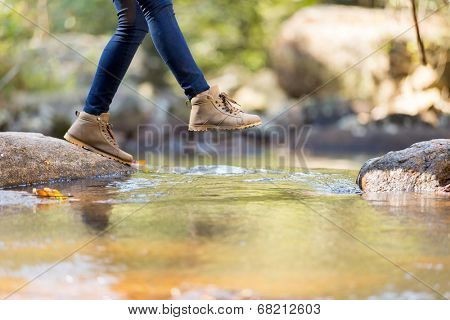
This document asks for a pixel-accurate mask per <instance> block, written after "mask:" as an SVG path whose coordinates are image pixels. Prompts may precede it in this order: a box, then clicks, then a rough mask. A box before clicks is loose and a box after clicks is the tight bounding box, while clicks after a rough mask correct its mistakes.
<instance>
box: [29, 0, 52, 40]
mask: <svg viewBox="0 0 450 320" xmlns="http://www.w3.org/2000/svg"><path fill="white" fill-rule="evenodd" d="M36 12H37V14H36V21H35V23H36V24H37V25H38V26H39V27H36V28H35V29H34V33H33V40H34V41H41V40H43V39H45V38H46V37H47V36H48V34H47V32H45V31H44V30H46V31H50V29H49V28H50V21H49V14H48V0H38V1H37V3H36Z"/></svg>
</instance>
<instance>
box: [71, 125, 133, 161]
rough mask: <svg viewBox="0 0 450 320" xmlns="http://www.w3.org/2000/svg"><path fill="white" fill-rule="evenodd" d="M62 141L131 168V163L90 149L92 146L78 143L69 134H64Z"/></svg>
mask: <svg viewBox="0 0 450 320" xmlns="http://www.w3.org/2000/svg"><path fill="white" fill-rule="evenodd" d="M64 139H66V140H67V141H69V142H70V143H72V144H74V145H76V146H78V147H81V148H83V149H86V150H89V151H92V152H94V153H96V154H98V155H101V156H102V157H105V158H108V159H111V160H115V161H118V162H120V163H123V164H126V165H128V166H131V164H132V162H127V161H125V160H122V159H120V158H117V157H115V156H113V155H111V154H109V153H106V152H103V151H100V150H98V149H96V148H94V147H92V146H90V145H88V144H86V143H84V142H82V141H80V140H78V139H76V138H74V137H72V136H71V135H70V134H68V133H66V134H65V135H64Z"/></svg>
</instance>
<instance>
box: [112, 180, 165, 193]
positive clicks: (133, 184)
mask: <svg viewBox="0 0 450 320" xmlns="http://www.w3.org/2000/svg"><path fill="white" fill-rule="evenodd" d="M159 182H160V181H159V180H149V179H145V178H131V179H128V180H126V181H114V182H111V183H110V184H108V187H113V188H117V189H118V191H120V192H130V191H134V190H139V189H144V188H152V187H156V186H157V185H159Z"/></svg>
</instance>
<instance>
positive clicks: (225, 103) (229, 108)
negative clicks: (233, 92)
mask: <svg viewBox="0 0 450 320" xmlns="http://www.w3.org/2000/svg"><path fill="white" fill-rule="evenodd" d="M219 98H220V100H221V101H220V102H221V105H222V110H224V111H226V112H228V113H230V114H238V113H240V112H242V110H241V109H239V108H237V107H236V106H235V105H238V106H239V107H240V106H241V105H240V104H239V103H237V102H236V101H234V100H233V99H231V98H230V96H229V95H228V94H226V93H225V92H221V93H220V94H219Z"/></svg>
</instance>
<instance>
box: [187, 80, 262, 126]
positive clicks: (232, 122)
mask: <svg viewBox="0 0 450 320" xmlns="http://www.w3.org/2000/svg"><path fill="white" fill-rule="evenodd" d="M191 103H192V110H191V117H190V120H189V130H190V131H207V130H208V129H221V130H235V129H245V128H250V127H254V126H257V125H260V124H261V119H260V118H259V117H258V116H257V115H254V114H248V113H245V112H243V111H242V110H240V109H239V108H237V107H236V106H237V105H238V104H237V103H236V101H234V100H232V99H230V98H229V97H228V95H227V94H226V93H220V92H219V88H218V87H217V86H213V87H211V88H210V89H209V90H208V91H207V92H205V93H203V94H200V95H198V96H196V97H194V98H193V99H192V101H191Z"/></svg>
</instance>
